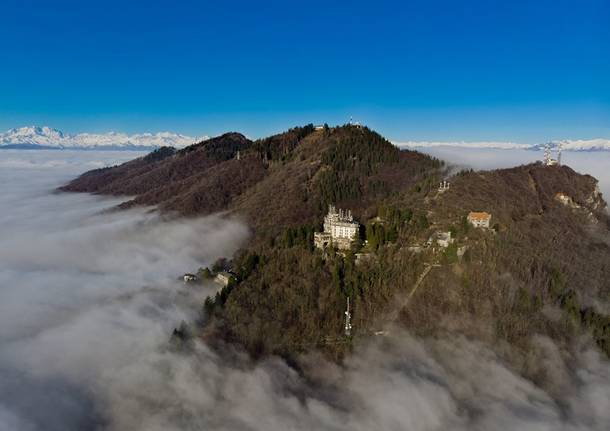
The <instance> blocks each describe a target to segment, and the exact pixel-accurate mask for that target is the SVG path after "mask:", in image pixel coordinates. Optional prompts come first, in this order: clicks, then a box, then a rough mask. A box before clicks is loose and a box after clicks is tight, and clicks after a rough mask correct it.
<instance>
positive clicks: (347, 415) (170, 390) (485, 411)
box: [0, 148, 610, 431]
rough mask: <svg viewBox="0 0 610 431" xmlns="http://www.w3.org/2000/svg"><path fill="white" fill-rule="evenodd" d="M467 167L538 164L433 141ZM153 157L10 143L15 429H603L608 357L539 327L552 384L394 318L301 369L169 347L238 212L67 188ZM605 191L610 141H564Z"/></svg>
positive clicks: (6, 351)
mask: <svg viewBox="0 0 610 431" xmlns="http://www.w3.org/2000/svg"><path fill="white" fill-rule="evenodd" d="M425 151H426V152H428V153H429V154H431V155H434V156H436V157H438V158H441V159H444V160H448V161H451V162H453V163H454V164H455V165H457V168H456V169H458V168H462V167H473V168H477V169H481V168H498V167H508V166H513V165H516V164H521V163H528V162H532V161H535V160H537V159H539V158H540V156H541V154H540V153H539V152H534V151H525V150H492V149H456V148H433V149H428V150H425ZM141 155H143V153H139V152H127V151H122V152H112V151H105V152H99V151H87V152H79V151H18V150H15V151H13V150H4V151H2V152H0V184H2V192H1V193H0V209H1V211H0V431H5V430H6V431H8V430H25V431H30V430H31V431H34V430H50V431H55V430H62V431H65V430H82V429H110V430H182V429H184V430H191V429H219V430H220V429H237V430H242V429H243V430H250V429H265V430H286V429H294V430H309V429H328V430H343V429H346V430H347V429H349V430H371V429H391V430H399V429H412V430H435V429H438V430H443V429H458V430H461V429H463V430H467V429H468V430H470V429H476V430H488V429H532V430H549V431H550V430H588V429H590V430H606V429H609V428H610V412H609V411H608V405H610V365H609V363H608V361H607V360H605V359H603V357H602V356H601V355H600V354H599V353H598V352H597V351H592V350H587V349H583V350H582V352H581V354H580V356H579V357H578V358H577V359H576V361H574V362H573V363H569V364H568V363H566V362H565V361H564V359H563V357H562V354H561V352H560V351H559V349H558V348H557V346H555V345H554V344H553V343H552V341H550V340H549V339H546V338H543V337H540V339H539V340H538V341H539V347H538V349H537V350H536V352H535V354H536V355H537V357H536V360H538V361H542V363H543V364H545V366H546V368H547V369H548V372H549V373H551V374H552V377H553V381H554V382H556V388H555V390H554V391H553V393H547V392H545V391H543V390H541V389H540V388H538V387H537V386H536V385H535V384H534V383H532V382H530V381H528V380H525V379H523V378H522V377H520V376H518V375H517V374H516V373H514V372H513V371H512V370H511V369H509V368H508V367H507V366H506V365H505V363H504V361H503V360H502V359H501V358H500V357H498V356H497V355H496V353H494V352H492V351H491V350H490V349H489V348H488V347H486V346H483V345H480V344H478V343H472V342H470V341H468V340H466V339H464V338H461V337H451V338H447V339H442V338H439V339H430V340H428V339H418V338H415V337H413V336H411V335H410V334H408V333H406V332H404V331H399V330H394V331H392V335H391V336H388V337H378V338H376V339H374V340H370V341H368V342H364V343H362V344H360V345H357V346H356V347H355V352H354V354H353V356H352V357H351V358H349V359H348V360H347V361H346V363H345V364H344V366H343V367H339V366H337V365H336V364H331V363H329V362H327V361H325V360H323V359H321V358H320V357H317V356H316V355H313V354H312V355H310V356H308V357H306V358H303V361H302V362H303V364H304V367H305V368H306V371H307V374H308V376H309V377H308V378H307V379H305V378H303V377H302V375H300V374H299V373H298V372H297V371H295V370H294V369H293V368H291V367H290V366H289V365H288V364H286V363H285V362H283V361H282V360H280V359H278V358H269V359H266V360H263V361H259V362H254V361H251V360H249V358H247V357H246V356H245V354H243V353H241V352H240V351H239V350H236V351H234V352H233V354H232V355H230V359H228V358H226V357H224V356H221V355H220V354H219V353H217V352H215V351H213V350H211V349H210V348H208V346H206V345H205V344H204V343H203V342H196V343H195V344H194V346H193V348H192V351H191V352H189V353H184V352H183V353H180V352H178V351H176V350H175V349H171V348H170V343H169V340H170V335H171V333H172V330H173V329H174V328H175V327H177V326H179V325H180V323H181V322H182V321H187V322H191V321H193V320H195V319H196V318H197V316H198V313H199V312H200V309H201V305H202V303H203V300H204V298H205V296H206V295H208V294H213V293H214V291H215V288H214V287H213V286H211V285H210V286H201V287H196V288H195V287H187V286H185V285H184V283H182V282H180V281H178V277H179V276H180V275H182V274H183V273H185V272H191V271H194V270H196V269H197V268H198V267H200V266H206V265H209V264H211V263H212V262H213V261H214V260H216V259H217V258H218V257H222V256H230V255H231V254H232V253H233V252H234V251H235V250H237V249H238V248H239V246H240V244H243V243H244V242H245V241H246V240H247V239H248V235H249V231H248V228H247V227H246V226H244V225H243V224H241V223H240V222H239V221H238V220H232V219H223V218H220V217H215V216H212V217H205V218H199V219H188V220H184V219H183V220H165V219H164V218H163V217H160V216H159V214H158V213H156V212H155V211H154V209H152V208H140V209H136V210H129V211H120V212H117V211H107V210H109V209H112V208H113V207H115V206H116V205H117V204H118V203H120V202H121V201H122V200H123V199H119V198H108V197H101V196H92V195H87V194H68V193H57V192H55V189H56V188H57V187H58V186H60V185H62V184H64V183H65V182H66V181H68V180H69V179H71V178H73V177H75V176H76V175H78V174H80V173H82V172H84V171H87V170H89V169H94V168H98V167H104V166H109V165H113V164H117V163H122V162H124V161H126V160H129V159H131V158H134V157H138V156H141ZM563 161H564V162H565V164H567V165H570V166H571V167H573V168H574V169H575V170H577V171H578V172H582V173H590V174H592V175H594V176H596V177H597V178H598V179H599V180H600V188H601V190H602V192H603V193H604V196H605V197H606V199H607V198H608V196H610V171H609V170H608V167H609V166H610V152H603V153H572V152H571V153H564V155H563Z"/></svg>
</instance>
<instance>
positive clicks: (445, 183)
mask: <svg viewBox="0 0 610 431" xmlns="http://www.w3.org/2000/svg"><path fill="white" fill-rule="evenodd" d="M449 185H450V183H449V181H445V180H443V181H441V182H440V184H439V186H438V192H439V193H443V192H446V191H447V190H449Z"/></svg>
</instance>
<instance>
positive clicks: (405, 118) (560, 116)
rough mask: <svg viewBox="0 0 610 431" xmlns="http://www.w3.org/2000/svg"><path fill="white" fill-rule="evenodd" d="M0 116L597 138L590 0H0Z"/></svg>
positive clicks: (608, 94) (601, 24)
mask: <svg viewBox="0 0 610 431" xmlns="http://www.w3.org/2000/svg"><path fill="white" fill-rule="evenodd" d="M0 16H2V25H0V130H5V129H8V128H11V127H18V126H22V125H30V124H37V125H49V126H51V127H56V128H59V129H62V130H64V131H67V132H72V133H76V132H83V131H91V132H103V131H108V130H119V131H125V132H130V133H131V132H142V131H160V130H172V131H177V132H182V133H185V134H191V135H199V134H218V133H221V132H224V131H227V130H239V131H242V132H244V133H247V134H248V135H250V136H253V137H258V136H263V135H266V134H270V133H273V132H276V131H280V130H283V129H286V128H288V127H291V126H293V125H297V124H304V123H309V122H314V123H317V122H328V123H329V124H336V123H344V122H347V121H348V120H349V117H350V116H353V117H354V119H355V120H358V121H361V122H364V123H366V124H368V125H370V126H371V127H373V128H375V129H377V130H378V131H380V132H381V133H382V134H384V135H385V136H387V137H389V138H392V139H397V140H408V139H413V140H424V139H428V140H511V141H517V142H540V141H545V140H547V139H558V138H585V139H586V138H593V137H610V31H609V30H608V26H609V23H610V2H609V1H607V0H591V1H588V0H574V1H562V0H553V1H547V0H529V1H519V0H513V1H480V0H469V1H466V0H464V1H431V0H428V1H423V0H422V1H395V2H389V1H382V0H377V1H374V2H370V1H369V2H360V1H351V2H329V1H326V2H296V1H294V2H292V1H278V2H241V1H222V2H220V1H218V2H205V1H199V2H190V1H146V2H127V1H122V2H118V1H114V0H108V1H103V2H101V1H93V0H92V1H62V0H54V1H46V2H44V1H31V0H2V2H1V3H0Z"/></svg>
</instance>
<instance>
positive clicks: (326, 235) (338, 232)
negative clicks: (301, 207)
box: [314, 205, 360, 250]
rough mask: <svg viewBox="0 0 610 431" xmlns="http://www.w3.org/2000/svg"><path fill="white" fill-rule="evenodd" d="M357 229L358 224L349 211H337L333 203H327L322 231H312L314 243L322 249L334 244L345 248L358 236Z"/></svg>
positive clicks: (358, 228) (358, 227) (358, 229)
mask: <svg viewBox="0 0 610 431" xmlns="http://www.w3.org/2000/svg"><path fill="white" fill-rule="evenodd" d="M359 231H360V224H359V223H358V222H357V221H354V218H353V217H352V212H351V211H347V212H346V211H343V210H339V211H337V209H336V208H335V207H334V205H329V207H328V214H327V215H326V216H325V217H324V232H316V233H314V243H315V245H316V247H318V248H322V249H324V248H326V247H328V246H329V245H334V246H336V247H337V248H339V249H342V250H347V249H349V248H350V247H351V246H352V241H353V240H355V239H357V238H358V233H359Z"/></svg>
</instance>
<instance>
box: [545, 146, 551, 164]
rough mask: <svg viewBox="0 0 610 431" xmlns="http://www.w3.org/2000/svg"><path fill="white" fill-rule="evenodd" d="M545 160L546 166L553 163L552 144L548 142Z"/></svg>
mask: <svg viewBox="0 0 610 431" xmlns="http://www.w3.org/2000/svg"><path fill="white" fill-rule="evenodd" d="M543 162H544V164H545V165H546V166H548V165H550V164H551V144H549V143H547V144H546V145H545V146H544V159H543Z"/></svg>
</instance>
